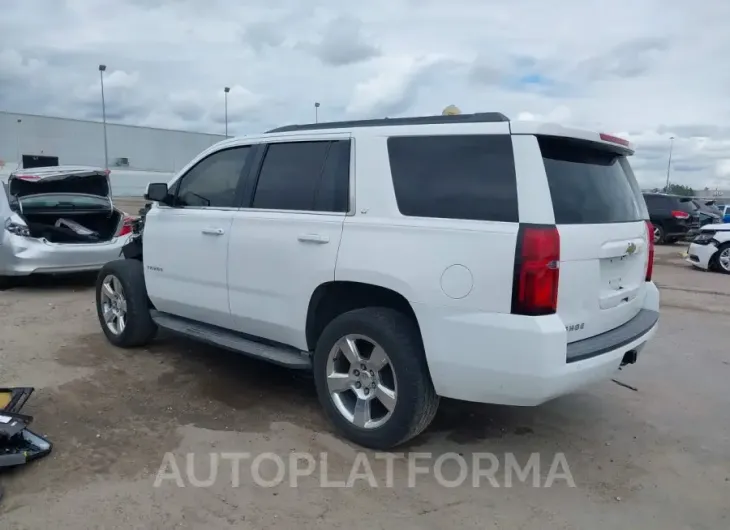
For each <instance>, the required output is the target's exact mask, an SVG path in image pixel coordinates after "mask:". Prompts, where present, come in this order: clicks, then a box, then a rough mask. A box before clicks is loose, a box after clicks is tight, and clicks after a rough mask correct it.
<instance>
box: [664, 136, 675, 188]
mask: <svg viewBox="0 0 730 530" xmlns="http://www.w3.org/2000/svg"><path fill="white" fill-rule="evenodd" d="M673 147H674V136H670V137H669V161H668V162H667V184H666V186H664V193H669V168H671V167H672V148H673Z"/></svg>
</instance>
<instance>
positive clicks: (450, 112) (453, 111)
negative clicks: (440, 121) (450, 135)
mask: <svg viewBox="0 0 730 530" xmlns="http://www.w3.org/2000/svg"><path fill="white" fill-rule="evenodd" d="M459 114H461V111H460V110H459V107H457V106H456V105H449V106H448V107H446V108H445V109H444V111H443V112H442V113H441V115H442V116H457V115H459Z"/></svg>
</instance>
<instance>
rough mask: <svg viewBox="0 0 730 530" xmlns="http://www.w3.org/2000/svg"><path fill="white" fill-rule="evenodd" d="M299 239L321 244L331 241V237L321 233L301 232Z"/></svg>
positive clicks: (303, 241) (304, 241)
mask: <svg viewBox="0 0 730 530" xmlns="http://www.w3.org/2000/svg"><path fill="white" fill-rule="evenodd" d="M297 239H298V240H299V241H301V242H302V243H319V244H320V245H323V244H325V243H329V242H330V238H329V237H327V236H320V235H319V234H300V235H299V237H298V238H297Z"/></svg>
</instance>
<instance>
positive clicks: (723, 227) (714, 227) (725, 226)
mask: <svg viewBox="0 0 730 530" xmlns="http://www.w3.org/2000/svg"><path fill="white" fill-rule="evenodd" d="M700 230H702V231H703V232H727V231H730V223H720V224H711V225H705V226H703V227H702V228H700Z"/></svg>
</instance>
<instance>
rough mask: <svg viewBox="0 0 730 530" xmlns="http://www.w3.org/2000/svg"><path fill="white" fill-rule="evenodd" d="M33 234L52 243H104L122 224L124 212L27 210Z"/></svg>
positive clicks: (26, 215) (24, 214)
mask: <svg viewBox="0 0 730 530" xmlns="http://www.w3.org/2000/svg"><path fill="white" fill-rule="evenodd" d="M22 217H23V218H24V219H25V222H26V223H27V224H28V229H29V230H30V235H31V237H37V238H45V239H47V240H48V241H50V242H51V243H101V242H103V241H109V240H110V239H112V238H113V237H114V235H115V234H116V233H117V231H118V230H119V228H120V224H121V222H122V215H121V214H120V213H119V212H118V211H116V210H112V211H111V212H103V213H99V212H94V213H71V212H56V213H51V212H44V213H23V214H22Z"/></svg>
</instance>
